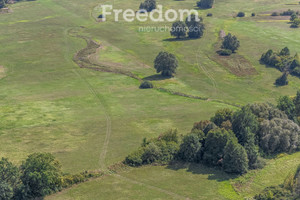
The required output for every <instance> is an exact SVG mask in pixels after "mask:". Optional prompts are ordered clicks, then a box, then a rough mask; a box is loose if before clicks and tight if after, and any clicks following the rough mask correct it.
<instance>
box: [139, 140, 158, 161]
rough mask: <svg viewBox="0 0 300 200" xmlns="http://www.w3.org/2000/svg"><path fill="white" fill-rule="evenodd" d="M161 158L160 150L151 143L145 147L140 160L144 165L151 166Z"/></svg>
mask: <svg viewBox="0 0 300 200" xmlns="http://www.w3.org/2000/svg"><path fill="white" fill-rule="evenodd" d="M161 157H162V152H161V149H160V148H159V147H158V146H157V145H156V144H155V143H153V142H151V143H150V144H149V145H148V146H147V147H145V150H144V153H143V155H142V160H143V163H144V164H151V163H155V162H157V161H159V160H160V158H161Z"/></svg>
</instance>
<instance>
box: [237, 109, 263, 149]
mask: <svg viewBox="0 0 300 200" xmlns="http://www.w3.org/2000/svg"><path fill="white" fill-rule="evenodd" d="M232 130H233V132H234V133H235V135H236V137H237V138H238V141H239V143H240V144H241V145H243V146H244V145H245V144H246V143H247V140H248V133H249V132H251V133H254V134H255V133H256V132H257V130H258V121H257V118H256V116H255V115H254V114H253V113H252V112H251V110H250V108H249V107H248V106H245V107H243V108H242V109H241V110H239V111H237V112H235V113H234V115H233V121H232Z"/></svg>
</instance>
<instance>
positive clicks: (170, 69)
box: [154, 51, 178, 76]
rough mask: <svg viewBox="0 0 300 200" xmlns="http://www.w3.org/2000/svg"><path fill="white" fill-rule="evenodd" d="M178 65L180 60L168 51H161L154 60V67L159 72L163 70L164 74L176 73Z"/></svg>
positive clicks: (162, 73)
mask: <svg viewBox="0 0 300 200" xmlns="http://www.w3.org/2000/svg"><path fill="white" fill-rule="evenodd" d="M177 67H178V61H177V59H176V57H175V56H174V55H173V54H171V53H168V52H165V51H162V52H160V53H159V54H158V55H157V57H156V58H155V61H154V68H155V69H156V72H157V73H160V72H161V75H162V76H172V75H173V74H175V71H176V68H177Z"/></svg>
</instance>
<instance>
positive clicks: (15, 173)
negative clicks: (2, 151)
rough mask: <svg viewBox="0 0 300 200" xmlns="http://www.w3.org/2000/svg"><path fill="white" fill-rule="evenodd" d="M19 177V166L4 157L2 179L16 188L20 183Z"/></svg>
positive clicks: (1, 171) (1, 166)
mask: <svg viewBox="0 0 300 200" xmlns="http://www.w3.org/2000/svg"><path fill="white" fill-rule="evenodd" d="M19 178H20V172H19V169H18V167H16V166H15V165H13V164H12V163H11V162H9V161H8V159H7V158H2V159H1V161H0V181H2V182H5V183H7V184H9V185H10V186H11V187H12V188H15V187H16V186H17V185H18V183H19Z"/></svg>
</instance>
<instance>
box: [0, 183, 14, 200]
mask: <svg viewBox="0 0 300 200" xmlns="http://www.w3.org/2000/svg"><path fill="white" fill-rule="evenodd" d="M13 195H14V192H13V188H12V187H11V185H10V184H8V183H6V182H5V181H1V180H0V199H1V200H11V199H12V198H13Z"/></svg>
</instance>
